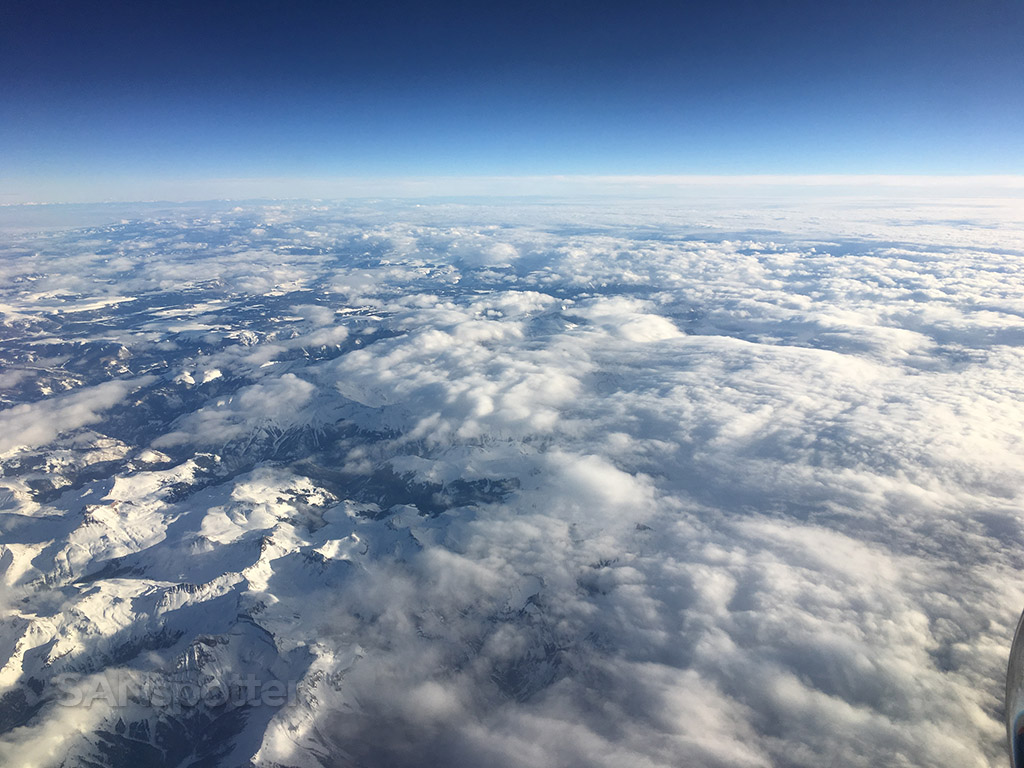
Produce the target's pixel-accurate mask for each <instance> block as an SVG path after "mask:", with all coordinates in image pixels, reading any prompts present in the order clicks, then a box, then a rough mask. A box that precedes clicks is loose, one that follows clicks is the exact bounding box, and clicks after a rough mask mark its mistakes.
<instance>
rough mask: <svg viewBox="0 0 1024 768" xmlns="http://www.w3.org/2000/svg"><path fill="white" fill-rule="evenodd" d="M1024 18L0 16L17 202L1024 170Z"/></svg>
mask: <svg viewBox="0 0 1024 768" xmlns="http://www.w3.org/2000/svg"><path fill="white" fill-rule="evenodd" d="M1022 41H1024V4H1022V3H1021V2H1020V0H975V1H972V2H967V0H927V1H925V0H889V1H887V2H879V1H875V0H868V1H867V2H863V1H862V2H846V1H844V0H841V1H840V2H809V1H805V0H793V1H791V2H782V1H776V2H748V1H743V0H725V1H724V2H723V1H716V2H701V3H697V2H631V3H628V4H627V3H621V2H620V3H611V2H588V3H577V2H565V1H561V0H548V1H547V2H534V1H532V0H531V1H529V2H516V3H510V4H504V3H503V4H492V3H480V2H436V3H414V2H380V3H352V2H335V3H327V2H324V3H320V2H299V3H291V2H289V3H285V2H277V1H276V0H253V1H250V2H245V3H241V2H219V3H198V2H177V3H168V4H155V3H128V2H85V1H81V2H69V1H67V0H63V1H55V0H30V1H29V0H8V2H5V3H4V4H3V6H2V8H0V110H2V112H0V113H2V115H3V118H2V120H0V195H2V197H0V201H2V202H17V201H23V200H24V199H27V198H26V195H28V196H29V197H31V194H32V193H33V192H34V191H35V192H37V191H39V190H45V191H46V194H47V195H51V196H55V197H59V195H60V190H61V189H62V187H65V188H67V189H81V188H82V187H83V184H87V185H91V186H92V187H93V188H94V189H96V190H97V191H99V192H103V191H104V190H110V192H111V193H112V194H113V193H116V190H117V188H118V184H121V185H122V186H121V189H122V190H124V189H127V187H125V186H124V184H125V182H126V181H128V180H131V181H133V182H135V183H140V182H141V183H143V184H145V183H147V182H156V181H165V182H166V181H168V180H174V181H179V182H180V181H195V180H199V181H201V180H209V179H252V178H284V177H287V178H298V179H303V178H337V177H345V178H355V177H358V178H399V177H438V176H442V177H443V176H478V175H488V176H516V175H552V174H575V175H586V174H611V175H615V174H644V175H658V174H726V175H729V174H792V173H795V174H879V173H883V174H1002V173H1021V172H1024V151H1022V150H1024V137H1022V133H1021V131H1020V126H1021V125H1022V124H1024V93H1022V85H1021V84H1022V83H1024V45H1022Z"/></svg>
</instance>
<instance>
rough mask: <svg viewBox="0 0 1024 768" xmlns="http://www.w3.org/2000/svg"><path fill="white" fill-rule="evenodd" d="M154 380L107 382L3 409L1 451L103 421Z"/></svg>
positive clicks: (32, 445)
mask: <svg viewBox="0 0 1024 768" xmlns="http://www.w3.org/2000/svg"><path fill="white" fill-rule="evenodd" d="M153 380H154V377H152V376H143V377H140V378H137V379H134V380H130V381H125V380H117V381H107V382H104V383H102V384H97V385H96V386H94V387H89V388H87V389H82V390H79V391H77V392H72V393H70V394H67V395H64V396H61V397H57V398H52V399H49V400H45V401H42V402H38V403H32V404H29V403H23V404H20V405H14V406H12V407H10V408H7V409H5V410H3V411H0V433H2V436H0V453H6V452H8V451H11V450H14V449H16V448H19V447H24V448H35V447H38V446H40V445H45V444H46V443H48V442H50V441H52V440H54V439H56V437H57V436H58V435H61V434H65V433H67V432H71V431H73V430H75V429H79V428H80V427H85V426H88V425H90V424H95V423H97V422H98V421H100V420H101V419H102V418H103V416H102V414H103V412H104V411H107V410H109V409H111V408H113V407H114V406H115V405H118V404H120V403H122V402H124V400H125V399H126V398H127V397H128V395H129V394H131V393H132V392H134V391H135V390H137V389H138V388H140V387H144V386H146V385H147V384H149V383H151V382H152V381H153Z"/></svg>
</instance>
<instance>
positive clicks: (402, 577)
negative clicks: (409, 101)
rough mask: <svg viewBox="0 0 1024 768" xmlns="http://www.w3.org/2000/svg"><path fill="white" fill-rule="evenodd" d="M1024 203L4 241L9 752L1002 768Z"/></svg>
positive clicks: (543, 214)
mask: <svg viewBox="0 0 1024 768" xmlns="http://www.w3.org/2000/svg"><path fill="white" fill-rule="evenodd" d="M1015 205H1016V203H1015V202H1014V201H992V200H985V201H973V202H972V201H959V202H955V203H954V202H950V201H947V202H945V203H943V204H941V205H940V204H939V203H937V202H935V201H934V200H933V201H931V202H929V204H928V205H923V204H918V203H917V202H913V203H911V202H906V203H903V204H896V203H893V205H891V206H889V207H887V208H885V209H882V210H880V209H879V208H878V207H877V206H876V205H873V204H871V205H868V204H864V205H860V206H856V205H853V204H851V203H849V201H842V204H840V203H839V202H833V203H821V202H819V203H814V204H811V203H800V204H797V203H795V202H794V203H792V204H791V205H789V206H788V207H784V206H782V205H781V204H773V205H770V206H769V205H762V206H760V207H758V206H754V207H750V206H748V205H745V207H743V208H736V209H729V208H726V207H723V206H722V205H721V204H710V203H709V204H706V205H697V204H695V203H693V202H692V201H691V202H689V203H687V206H686V207H681V206H679V205H678V204H672V203H666V202H660V203H650V202H644V203H637V202H633V203H630V202H622V201H619V202H616V203H615V204H614V205H613V204H610V203H608V204H604V203H588V204H572V205H570V204H567V203H564V202H558V203H554V202H552V203H539V202H535V203H522V202H520V203H516V204H509V205H496V204H489V205H486V204H482V203H481V204H475V205H463V204H455V203H449V204H439V203H434V204H428V205H419V206H414V205H404V204H402V205H399V204H394V203H386V202H379V203H369V202H368V203H364V204H359V205H354V204H352V205H345V206H334V205H322V204H315V205H314V204H306V203H274V204H265V203H253V204H247V205H244V206H241V207H235V206H234V204H223V203H211V204H207V205H203V206H166V205H165V206H157V205H153V206H149V207H145V206H141V207H136V208H135V209H133V211H132V215H131V217H130V218H126V219H124V220H121V219H120V215H119V214H118V212H117V210H116V209H115V208H113V207H99V208H97V209H96V210H95V211H94V212H92V213H91V214H90V215H93V216H94V217H95V220H96V221H111V222H119V223H110V224H106V223H105V224H103V225H97V226H94V227H91V228H84V229H83V228H74V229H62V228H60V227H55V228H51V229H49V230H46V231H40V232H37V233H29V234H26V233H25V232H11V233H8V234H7V235H5V236H4V239H3V242H2V258H0V312H2V322H0V408H2V410H0V472H2V477H0V764H3V765H5V766H6V765H10V766H51V765H52V766H66V768H84V767H85V766H104V767H109V768H114V767H115V766H116V767H117V768H120V767H121V766H124V767H125V768H129V767H131V768H136V767H137V766H161V767H163V766H167V767H170V766H175V767H177V766H182V767H184V766H194V767H196V768H198V767H199V766H226V767H234V766H250V765H255V766H264V767H268V768H269V767H270V766H295V767H301V768H320V767H321V766H405V765H409V766H413V765H459V766H463V765H465V766H475V765H481V766H482V765H491V766H603V765H604V766H622V765H630V766H679V765H687V766H769V765H774V766H822V765H837V766H838V765H843V766H859V765H863V766H877V765H907V766H910V765H921V766H925V765H927V766H989V765H991V766H997V765H1001V764H1002V763H1003V761H1004V760H1005V755H1004V752H1003V747H1002V743H1001V739H1002V725H1001V722H1000V718H1001V717H1002V712H1001V703H1000V699H999V697H1000V693H1001V687H1002V674H1003V669H1004V665H1005V659H1006V652H1007V649H1008V646H1009V640H1010V636H1011V634H1012V630H1013V626H1014V623H1015V620H1016V618H1017V615H1018V613H1019V611H1020V608H1021V607H1024V588H1022V582H1021V580H1020V578H1019V574H1020V568H1021V566H1022V563H1024V557H1022V553H1024V525H1022V522H1024V517H1022V512H1021V500H1022V489H1024V462H1022V458H1024V408H1022V406H1021V402H1022V388H1024V384H1022V382H1024V261H1022V259H1024V227H1022V226H1020V223H1019V218H1018V219H1013V218H1012V211H1013V210H1014V206H1015ZM76 215H79V216H80V215H81V211H79V212H77V213H76ZM1014 221H1016V222H1017V223H1016V224H1014V223H1012V222H1014Z"/></svg>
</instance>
